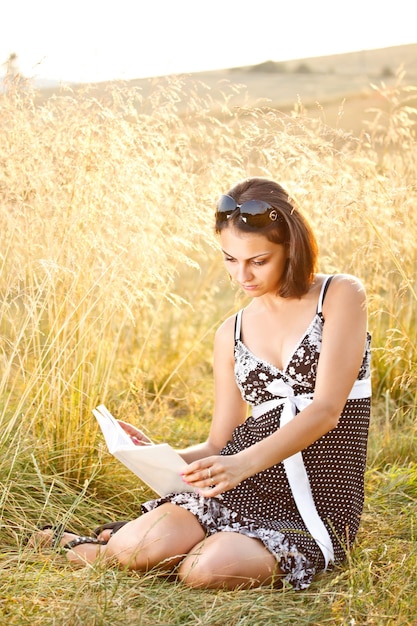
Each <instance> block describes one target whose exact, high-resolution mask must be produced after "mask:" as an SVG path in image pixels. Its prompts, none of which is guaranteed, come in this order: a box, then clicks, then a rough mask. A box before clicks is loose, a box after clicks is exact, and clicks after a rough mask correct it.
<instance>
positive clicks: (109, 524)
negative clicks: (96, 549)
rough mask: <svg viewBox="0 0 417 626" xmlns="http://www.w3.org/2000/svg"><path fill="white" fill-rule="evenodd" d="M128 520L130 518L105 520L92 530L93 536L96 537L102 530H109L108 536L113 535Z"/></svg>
mask: <svg viewBox="0 0 417 626" xmlns="http://www.w3.org/2000/svg"><path fill="white" fill-rule="evenodd" d="M129 521H130V520H125V521H122V522H107V524H102V525H101V526H97V528H95V529H94V530H93V536H94V537H96V538H97V537H98V536H99V535H100V533H102V532H103V530H111V533H110V536H111V535H114V533H117V531H118V530H120V529H121V527H122V526H124V525H125V524H127V523H128V522H129Z"/></svg>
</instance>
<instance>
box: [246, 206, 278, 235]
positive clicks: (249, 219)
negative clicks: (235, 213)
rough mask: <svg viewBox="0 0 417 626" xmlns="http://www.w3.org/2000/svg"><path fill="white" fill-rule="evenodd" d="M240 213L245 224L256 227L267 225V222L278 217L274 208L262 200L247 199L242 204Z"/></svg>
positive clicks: (273, 220)
mask: <svg viewBox="0 0 417 626" xmlns="http://www.w3.org/2000/svg"><path fill="white" fill-rule="evenodd" d="M240 214H241V217H242V220H243V221H244V222H246V224H249V226H255V227H256V228H263V227H264V226H268V224H270V223H271V222H275V221H276V220H277V219H278V214H277V212H276V210H275V209H273V208H272V207H271V205H270V204H268V202H264V201H263V200H249V201H248V202H245V203H244V204H242V207H241V209H240Z"/></svg>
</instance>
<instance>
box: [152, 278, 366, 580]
mask: <svg viewBox="0 0 417 626" xmlns="http://www.w3.org/2000/svg"><path fill="white" fill-rule="evenodd" d="M330 280H331V277H327V278H326V279H325V281H324V283H323V287H322V289H321V293H320V296H319V301H318V305H317V311H316V314H315V316H314V319H313V320H312V321H311V323H310V325H309V327H308V329H307V330H306V332H305V334H304V335H303V337H301V339H300V341H299V343H298V345H297V347H296V349H295V350H294V353H293V354H292V356H291V358H290V359H289V361H288V363H287V364H286V366H285V368H284V369H283V370H280V369H278V368H277V367H275V366H274V365H272V364H270V363H267V362H265V361H263V360H262V359H259V358H258V357H257V356H256V355H254V354H252V352H251V351H250V350H248V348H247V347H246V346H245V344H244V343H243V342H242V339H241V319H242V314H244V309H242V310H241V311H239V312H238V313H237V315H236V327H235V348H234V354H235V377H236V383H237V385H238V387H239V389H240V391H241V393H242V397H243V398H244V400H245V401H246V402H248V403H249V404H250V405H251V406H252V415H251V416H250V417H248V418H247V419H246V421H245V422H244V423H243V424H241V425H239V426H238V427H237V428H236V429H235V431H234V432H233V435H232V438H231V440H230V441H229V442H228V443H227V444H226V445H225V447H224V448H223V450H222V451H221V454H223V455H229V454H236V453H237V452H239V451H240V450H243V449H244V448H247V447H249V446H251V445H253V444H255V443H256V442H258V441H260V440H261V439H264V438H265V437H267V436H268V435H270V434H271V433H273V432H274V431H276V430H277V429H278V428H280V426H282V425H283V424H284V423H286V422H288V421H289V420H290V419H292V417H293V416H294V415H295V414H296V412H298V411H299V410H301V409H302V408H303V407H304V406H306V405H307V404H308V403H309V402H311V399H312V395H313V393H314V386H315V379H316V370H317V363H318V359H319V356H320V348H321V341H322V331H323V325H324V323H325V320H324V317H323V314H322V306H323V300H324V297H325V293H326V289H327V287H328V285H329V282H330ZM370 408H371V386H370V335H369V334H368V335H367V342H366V347H365V350H364V355H363V361H362V365H361V367H360V370H359V372H358V376H357V380H356V382H355V384H354V386H353V388H352V391H351V393H350V395H349V399H348V400H347V402H346V405H345V407H344V409H343V412H342V414H341V416H340V420H339V423H338V425H337V427H336V428H334V429H333V430H331V431H330V432H328V433H326V434H325V435H324V436H323V437H321V438H320V439H318V440H317V441H316V442H315V443H313V444H312V445H310V446H308V448H306V449H305V450H303V451H302V452H299V453H297V454H295V455H294V456H292V457H290V458H289V459H286V460H285V461H284V462H283V463H278V464H277V465H274V466H273V467H270V468H268V469H266V470H264V471H262V472H259V473H258V474H255V475H254V476H251V477H249V478H247V479H246V480H244V481H243V482H241V483H240V484H239V485H237V486H236V487H234V488H233V489H230V490H229V491H226V492H224V493H223V494H221V495H220V496H218V497H214V498H204V497H203V496H200V495H198V494H196V493H190V492H184V493H175V494H174V493H173V494H168V495H167V496H164V497H163V498H159V499H157V500H152V501H149V502H146V503H144V504H143V505H142V510H143V512H146V511H149V510H151V509H153V508H156V507H157V506H159V505H160V504H162V503H164V502H172V503H174V504H177V505H179V506H182V507H184V508H186V509H188V510H189V511H190V512H191V513H193V514H194V515H195V516H196V517H197V518H198V520H199V522H200V524H201V525H202V526H203V528H204V529H205V531H206V533H207V535H211V534H213V533H216V532H220V531H221V532H238V533H242V534H244V535H247V536H249V537H254V538H257V539H259V540H260V541H262V542H263V544H264V545H265V547H266V548H267V549H268V550H269V551H270V552H271V553H272V554H273V555H274V556H275V557H276V559H277V561H278V565H279V568H280V570H281V571H282V572H283V573H284V575H285V579H286V580H287V581H288V582H289V583H290V584H291V585H292V586H293V587H294V588H295V589H304V588H306V587H308V585H309V584H310V583H311V582H312V579H313V576H314V575H315V573H317V572H319V571H321V570H324V569H326V568H327V567H329V566H330V567H331V565H332V564H333V563H334V564H337V563H341V562H342V561H343V560H344V558H345V556H346V551H347V549H348V546H351V545H352V542H353V540H354V539H355V536H356V533H357V530H358V526H359V521H360V517H361V513H362V508H363V500H364V472H365V463H366V449H367V439H368V427H369V418H370Z"/></svg>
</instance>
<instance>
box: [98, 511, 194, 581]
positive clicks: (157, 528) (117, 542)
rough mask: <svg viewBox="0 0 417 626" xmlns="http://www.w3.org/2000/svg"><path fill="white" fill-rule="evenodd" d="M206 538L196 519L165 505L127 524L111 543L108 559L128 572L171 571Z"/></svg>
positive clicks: (108, 548) (107, 552) (108, 549)
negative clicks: (156, 568)
mask: <svg viewBox="0 0 417 626" xmlns="http://www.w3.org/2000/svg"><path fill="white" fill-rule="evenodd" d="M203 535H204V533H203V531H202V528H201V526H200V525H199V524H198V522H197V521H196V520H195V518H194V516H193V515H191V513H189V511H186V510H185V509H181V508H180V507H178V506H175V505H170V504H168V505H163V506H161V507H159V508H158V509H154V510H153V511H150V512H149V513H145V514H144V515H142V516H141V517H140V518H138V519H136V520H134V521H132V522H129V523H127V524H126V525H125V526H123V527H122V528H121V529H120V530H119V531H118V532H117V533H115V534H114V535H113V536H112V537H111V538H110V540H109V542H108V544H107V546H106V558H108V559H109V560H111V561H113V562H115V563H117V564H119V565H121V566H122V567H126V568H128V569H133V570H138V571H146V570H148V569H151V568H153V567H156V566H159V567H160V568H161V569H166V570H169V569H172V568H173V567H174V566H175V565H176V564H177V563H179V562H180V561H181V559H182V558H183V556H184V554H186V553H187V552H188V551H189V549H190V548H191V547H192V546H193V545H194V543H196V542H197V541H198V540H199V539H201V538H202V536H203Z"/></svg>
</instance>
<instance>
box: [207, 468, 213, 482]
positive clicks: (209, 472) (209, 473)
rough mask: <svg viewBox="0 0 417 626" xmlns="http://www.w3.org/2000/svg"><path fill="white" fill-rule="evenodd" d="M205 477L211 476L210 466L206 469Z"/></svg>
mask: <svg viewBox="0 0 417 626" xmlns="http://www.w3.org/2000/svg"><path fill="white" fill-rule="evenodd" d="M207 477H208V478H211V468H210V467H209V468H208V469H207ZM212 480H213V479H212Z"/></svg>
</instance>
